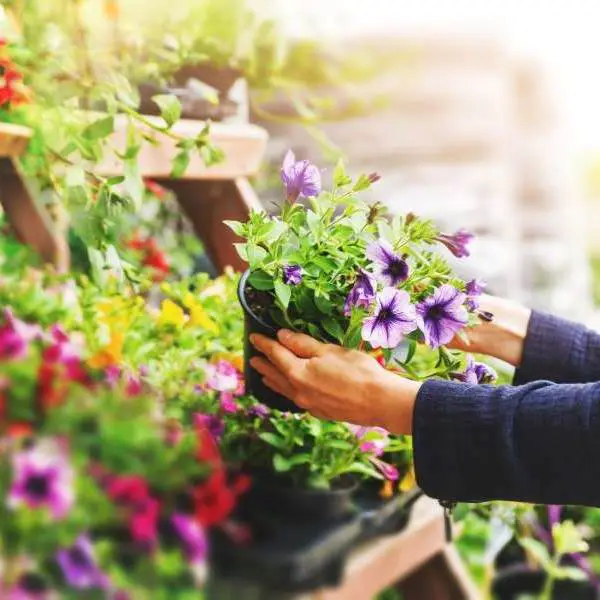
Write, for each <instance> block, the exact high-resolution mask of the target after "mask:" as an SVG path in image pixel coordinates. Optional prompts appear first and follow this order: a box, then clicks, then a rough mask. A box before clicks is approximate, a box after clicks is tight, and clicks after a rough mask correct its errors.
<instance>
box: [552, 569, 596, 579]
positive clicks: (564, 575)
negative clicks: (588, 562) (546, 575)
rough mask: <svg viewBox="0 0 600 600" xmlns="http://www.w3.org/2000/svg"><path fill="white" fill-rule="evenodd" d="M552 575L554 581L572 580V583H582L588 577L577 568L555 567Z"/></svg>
mask: <svg viewBox="0 0 600 600" xmlns="http://www.w3.org/2000/svg"><path fill="white" fill-rule="evenodd" d="M552 574H553V575H554V577H556V579H572V580H573V581H584V580H586V579H587V577H588V576H587V574H586V572H585V571H583V570H582V569H579V568H577V567H555V568H554V569H553V570H552Z"/></svg>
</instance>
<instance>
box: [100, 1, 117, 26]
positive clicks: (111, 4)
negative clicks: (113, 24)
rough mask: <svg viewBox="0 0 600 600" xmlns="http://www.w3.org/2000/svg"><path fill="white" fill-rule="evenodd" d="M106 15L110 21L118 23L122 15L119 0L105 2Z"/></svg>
mask: <svg viewBox="0 0 600 600" xmlns="http://www.w3.org/2000/svg"><path fill="white" fill-rule="evenodd" d="M104 14H105V15H106V18H107V19H108V20H109V21H116V20H117V19H118V18H119V15H120V10H119V2H118V0H104Z"/></svg>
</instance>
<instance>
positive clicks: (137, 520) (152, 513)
mask: <svg viewBox="0 0 600 600" xmlns="http://www.w3.org/2000/svg"><path fill="white" fill-rule="evenodd" d="M159 514H160V503H159V502H158V500H155V499H154V498H148V500H146V501H145V502H143V503H142V504H141V505H139V506H136V507H135V508H134V513H133V516H132V517H131V521H130V522H129V530H130V531H131V536H132V537H133V539H134V540H135V541H136V542H140V543H141V544H143V545H144V546H149V547H153V546H154V545H155V544H156V538H157V535H158V517H159Z"/></svg>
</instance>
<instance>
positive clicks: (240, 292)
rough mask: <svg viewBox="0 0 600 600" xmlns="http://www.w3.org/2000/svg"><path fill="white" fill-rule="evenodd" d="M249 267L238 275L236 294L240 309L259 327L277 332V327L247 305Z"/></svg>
mask: <svg viewBox="0 0 600 600" xmlns="http://www.w3.org/2000/svg"><path fill="white" fill-rule="evenodd" d="M251 273H252V272H251V271H250V269H246V270H245V271H244V272H243V273H242V276H241V277H240V281H239V283H238V289H237V296H238V300H239V303H240V304H241V305H242V309H243V310H244V312H245V313H246V314H247V315H248V316H249V317H251V318H252V319H253V320H254V321H256V323H258V324H259V325H260V326H261V327H264V328H265V329H268V330H270V331H272V332H273V333H275V332H277V329H276V328H275V327H273V326H272V325H269V324H268V323H266V322H265V321H264V320H263V319H261V318H260V317H259V316H258V315H257V314H256V313H255V312H254V311H253V310H252V309H251V308H250V306H248V302H247V301H246V293H245V292H246V284H247V283H248V278H249V277H250V275H251Z"/></svg>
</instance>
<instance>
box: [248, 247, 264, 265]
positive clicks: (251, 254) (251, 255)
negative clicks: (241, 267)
mask: <svg viewBox="0 0 600 600" xmlns="http://www.w3.org/2000/svg"><path fill="white" fill-rule="evenodd" d="M246 251H247V253H248V264H249V265H250V268H251V269H254V268H255V267H256V266H258V265H259V264H260V263H261V262H262V261H263V260H265V258H266V257H267V251H266V250H265V249H264V248H262V247H261V246H257V245H256V244H247V245H246Z"/></svg>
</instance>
